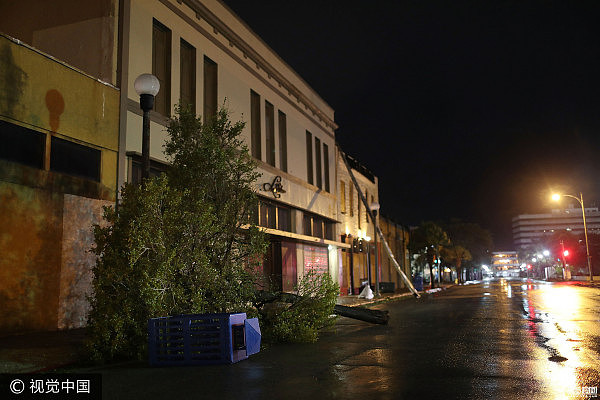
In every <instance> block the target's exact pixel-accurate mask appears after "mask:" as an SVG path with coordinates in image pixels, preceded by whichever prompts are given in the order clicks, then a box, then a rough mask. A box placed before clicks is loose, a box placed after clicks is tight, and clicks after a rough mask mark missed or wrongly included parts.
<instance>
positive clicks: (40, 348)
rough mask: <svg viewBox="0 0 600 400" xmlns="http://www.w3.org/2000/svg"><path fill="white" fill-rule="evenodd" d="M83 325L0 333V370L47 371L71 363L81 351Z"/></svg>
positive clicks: (80, 354) (6, 371) (0, 371)
mask: <svg viewBox="0 0 600 400" xmlns="http://www.w3.org/2000/svg"><path fill="white" fill-rule="evenodd" d="M84 343H85V329H71V330H64V331H51V332H35V333H24V334H19V335H10V336H2V337H0V373H5V374H6V373H33V372H46V371H51V370H53V369H56V368H58V367H64V366H67V365H69V364H74V363H76V362H77V361H79V360H80V359H81V356H82V355H83V352H84Z"/></svg>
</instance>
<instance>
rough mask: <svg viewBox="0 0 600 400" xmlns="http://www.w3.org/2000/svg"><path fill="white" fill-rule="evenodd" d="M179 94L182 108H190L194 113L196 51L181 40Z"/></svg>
mask: <svg viewBox="0 0 600 400" xmlns="http://www.w3.org/2000/svg"><path fill="white" fill-rule="evenodd" d="M179 67H180V75H179V88H180V89H179V92H180V100H179V101H180V104H181V106H182V107H190V109H191V110H192V112H193V113H194V114H195V113H196V49H195V48H194V46H192V45H191V44H189V43H188V42H186V41H185V40H183V39H181V46H180V60H179Z"/></svg>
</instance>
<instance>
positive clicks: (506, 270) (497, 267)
mask: <svg viewBox="0 0 600 400" xmlns="http://www.w3.org/2000/svg"><path fill="white" fill-rule="evenodd" d="M492 271H493V273H494V275H495V276H500V277H518V276H519V275H520V273H521V264H520V263H519V255H518V253H517V252H516V251H496V252H493V253H492Z"/></svg>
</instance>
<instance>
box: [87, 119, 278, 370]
mask: <svg viewBox="0 0 600 400" xmlns="http://www.w3.org/2000/svg"><path fill="white" fill-rule="evenodd" d="M242 129H243V124H242V123H236V124H231V123H230V122H229V119H228V114H227V112H226V111H225V110H220V111H219V113H218V114H217V116H216V117H215V118H214V119H213V120H212V121H211V122H209V123H208V124H203V123H202V122H201V121H200V120H199V119H198V118H196V117H195V115H193V114H192V113H190V112H189V111H187V110H182V109H178V110H177V111H176V116H175V119H173V120H172V122H171V123H170V126H169V129H168V132H169V140H168V142H167V144H166V146H165V147H166V153H167V155H168V156H169V157H171V159H172V168H171V169H170V171H169V173H168V175H167V176H165V175H163V176H161V177H157V178H152V179H148V180H146V181H145V182H144V185H141V186H135V185H126V186H124V188H123V190H122V199H121V202H120V204H119V205H118V207H117V208H116V209H113V208H105V214H104V215H105V220H106V223H107V224H106V225H102V226H95V239H96V246H95V248H94V249H93V251H94V252H95V254H96V256H97V263H96V266H95V267H94V270H93V272H94V281H93V289H94V293H93V297H91V298H90V302H91V306H92V308H91V311H90V315H89V324H88V325H89V331H90V337H91V340H90V344H89V347H90V351H91V357H92V358H93V359H97V360H112V359H116V358H143V357H144V356H145V351H146V349H145V346H146V340H147V339H146V324H147V320H148V318H153V317H160V316H167V315H173V314H182V313H206V312H230V311H231V312H233V311H235V312H238V311H246V310H247V309H248V308H249V304H251V302H252V300H253V298H254V294H255V290H254V284H255V281H256V275H255V270H256V266H257V264H258V263H259V262H260V260H261V256H262V254H263V253H264V250H265V248H266V242H265V240H264V235H263V234H262V233H261V232H260V231H259V230H258V229H257V227H256V226H251V225H250V226H249V225H248V221H249V219H248V215H250V214H251V212H252V211H253V210H254V209H255V208H256V203H257V198H256V195H255V194H254V191H253V190H252V182H253V181H254V180H255V179H256V178H257V174H256V173H255V172H254V167H255V166H254V163H253V162H252V159H251V157H250V156H249V155H248V153H247V148H245V147H244V146H242V145H241V141H240V140H239V135H240V134H241V131H242Z"/></svg>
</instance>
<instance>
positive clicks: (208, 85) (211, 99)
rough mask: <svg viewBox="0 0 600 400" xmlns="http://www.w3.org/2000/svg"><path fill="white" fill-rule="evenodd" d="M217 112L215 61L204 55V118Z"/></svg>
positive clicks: (211, 116)
mask: <svg viewBox="0 0 600 400" xmlns="http://www.w3.org/2000/svg"><path fill="white" fill-rule="evenodd" d="M216 114H217V63H215V62H214V61H213V60H211V59H210V58H208V57H206V56H204V115H203V117H204V120H205V121H208V120H209V119H210V118H213V117H214V116H215V115H216Z"/></svg>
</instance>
